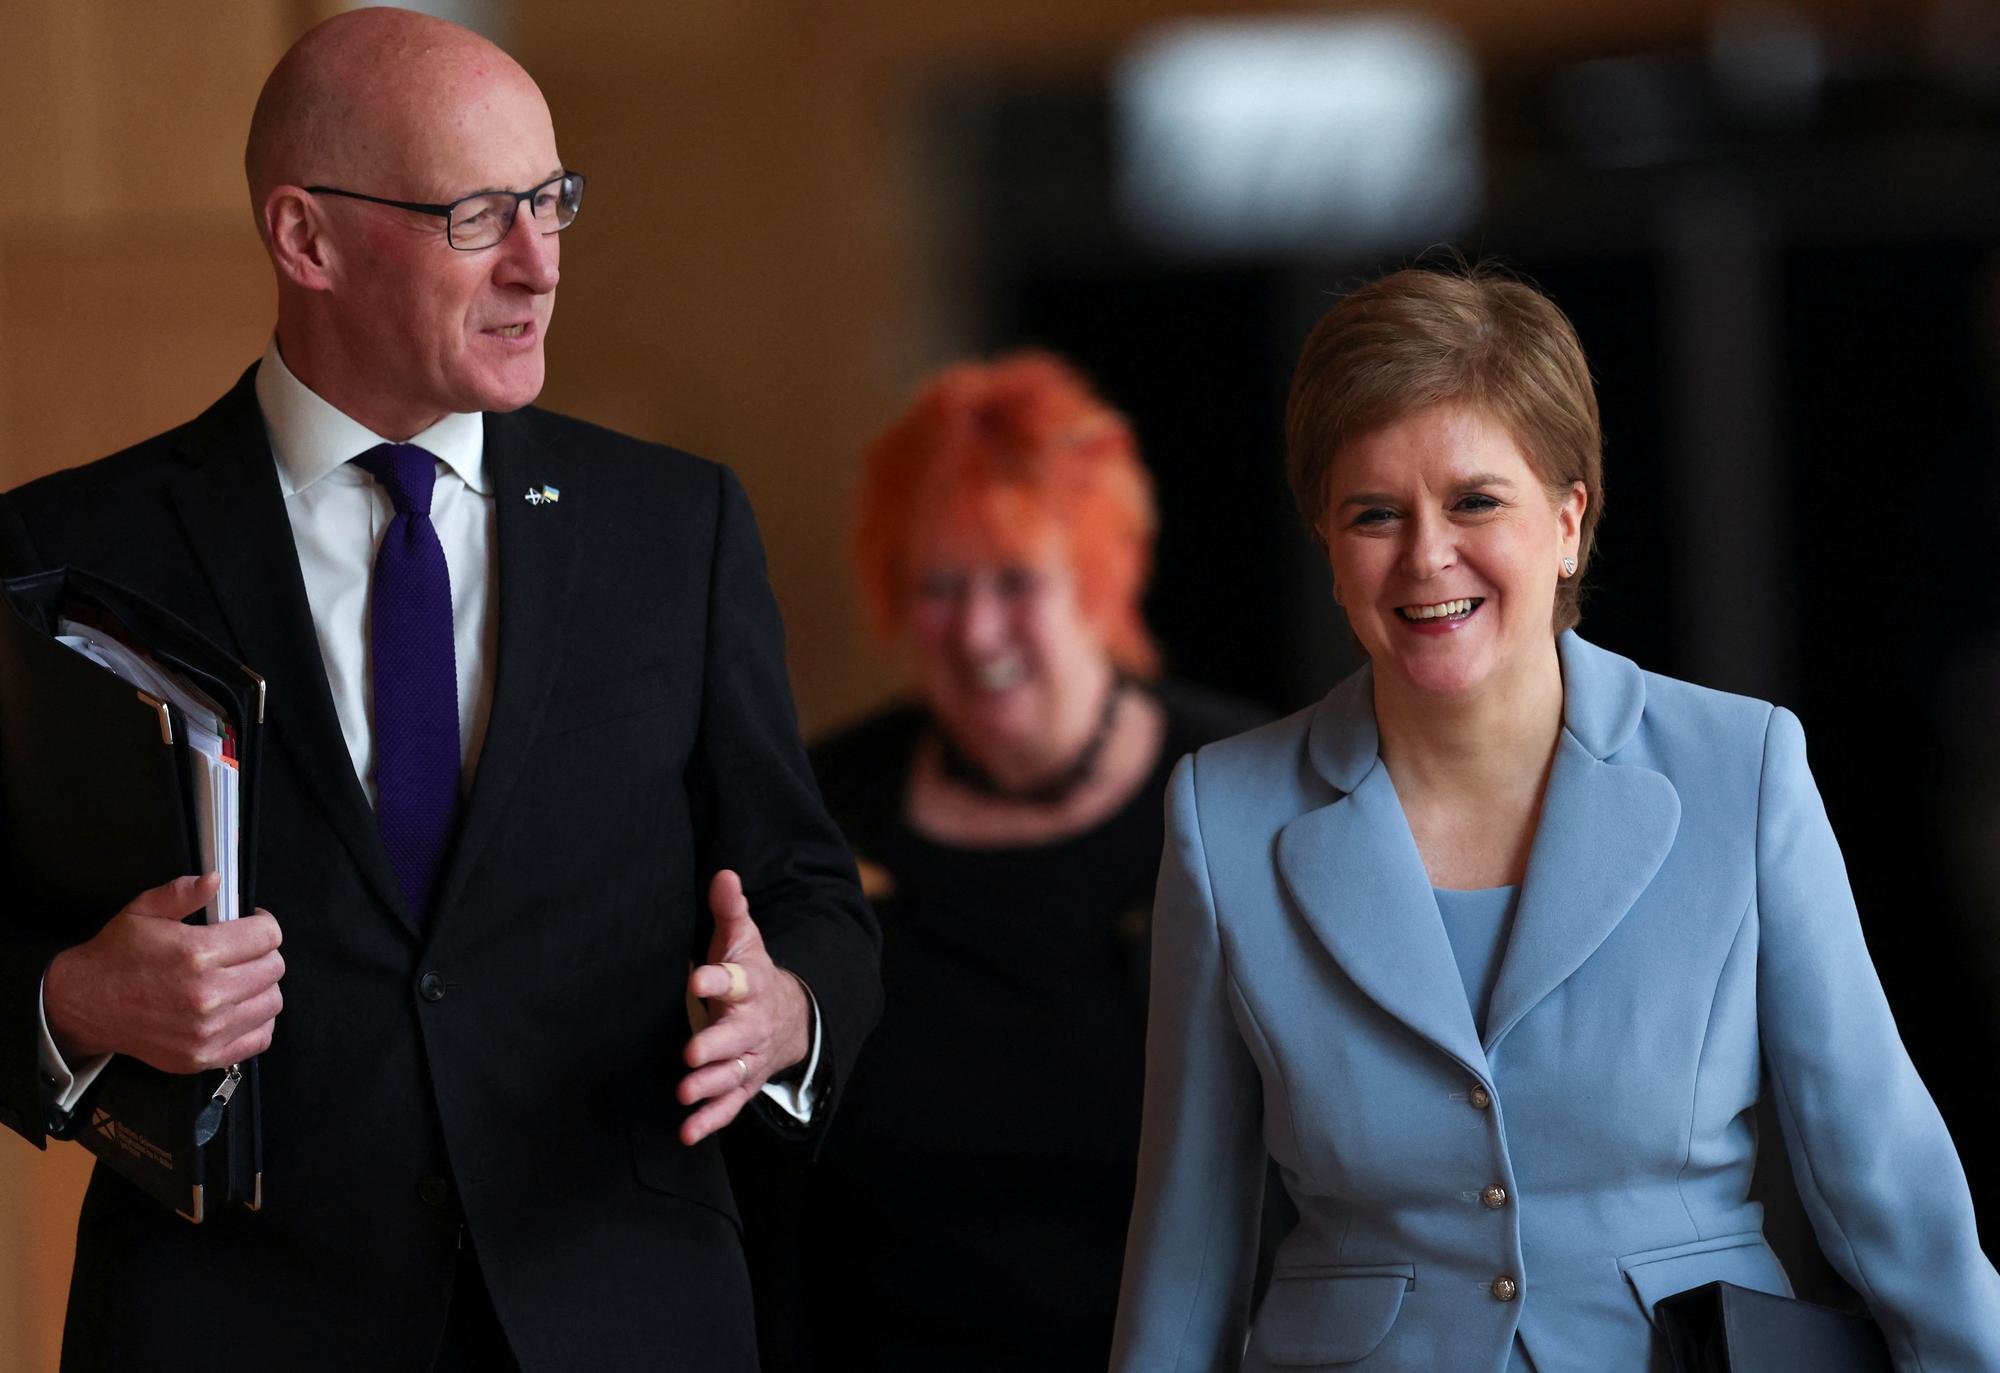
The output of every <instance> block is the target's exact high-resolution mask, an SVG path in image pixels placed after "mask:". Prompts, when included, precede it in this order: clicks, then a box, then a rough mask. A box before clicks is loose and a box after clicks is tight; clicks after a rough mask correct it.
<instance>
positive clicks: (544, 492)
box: [528, 486, 562, 505]
mask: <svg viewBox="0 0 2000 1373" xmlns="http://www.w3.org/2000/svg"><path fill="white" fill-rule="evenodd" d="M561 499H562V492H560V491H558V490H556V489H555V488H554V487H553V486H531V487H529V488H528V504H529V505H554V504H555V503H556V502H557V501H559V500H561Z"/></svg>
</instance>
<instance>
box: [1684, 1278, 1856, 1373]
mask: <svg viewBox="0 0 2000 1373" xmlns="http://www.w3.org/2000/svg"><path fill="white" fill-rule="evenodd" d="M1653 1320H1654V1323H1655V1324H1656V1325H1657V1326H1658V1327H1659V1331H1660V1334H1661V1335H1662V1336H1663V1337H1664V1338H1665V1340H1666V1342H1667V1349H1668V1351H1669V1352H1670V1353H1671V1354H1672V1355H1673V1359H1674V1369H1675V1373H1895V1366H1894V1365H1893V1364H1892V1363H1890V1361H1889V1347H1888V1346H1887V1345H1886V1344H1884V1343H1883V1342H1882V1332H1881V1331H1880V1330H1878V1329H1877V1328H1876V1326H1875V1322H1873V1321H1871V1320H1869V1319H1868V1318H1867V1317H1866V1316H1853V1315H1849V1314H1848V1313H1847V1312H1845V1311H1836V1310H1834V1309H1833V1308H1832V1307H1830V1306H1815V1305H1813V1303H1811V1302H1804V1301H1794V1300H1792V1299H1791V1298H1790V1297H1774V1296H1772V1295H1771V1294H1770V1293H1768V1292H1753V1291H1752V1290H1750V1289H1749V1288H1747V1287H1738V1286H1737V1285H1736V1284H1735V1283H1733V1282H1711V1283H1708V1284H1706V1285H1705V1286H1702V1287H1695V1288H1690V1289H1689V1290H1688V1291H1686V1292H1676V1293H1674V1295H1673V1296H1671V1297H1662V1298H1661V1299H1660V1301H1659V1303H1658V1304H1657V1305H1655V1306H1654V1308H1653Z"/></svg>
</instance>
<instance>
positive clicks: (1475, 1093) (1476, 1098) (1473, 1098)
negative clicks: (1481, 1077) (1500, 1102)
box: [1466, 1082, 1493, 1111]
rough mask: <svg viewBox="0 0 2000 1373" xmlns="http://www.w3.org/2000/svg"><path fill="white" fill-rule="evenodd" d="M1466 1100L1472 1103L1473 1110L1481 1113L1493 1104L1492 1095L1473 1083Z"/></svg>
mask: <svg viewBox="0 0 2000 1373" xmlns="http://www.w3.org/2000/svg"><path fill="white" fill-rule="evenodd" d="M1466 1100H1468V1101H1470V1102H1471V1103H1472V1109H1473V1110H1475V1111H1483V1110H1485V1109H1486V1108H1487V1107H1488V1106H1491V1105H1492V1104H1493V1094H1492V1093H1491V1092H1489V1091H1487V1090H1486V1089H1485V1088H1484V1087H1482V1086H1480V1085H1479V1084H1478V1083H1477V1082H1475V1083H1473V1084H1472V1090H1471V1091H1470V1092H1469V1093H1467V1094H1466Z"/></svg>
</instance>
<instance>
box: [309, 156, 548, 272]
mask: <svg viewBox="0 0 2000 1373" xmlns="http://www.w3.org/2000/svg"><path fill="white" fill-rule="evenodd" d="M565 181H574V182H575V183H576V204H577V210H578V211H580V210H581V209H582V208H583V188H584V186H585V184H586V182H587V178H586V177H585V176H584V174H583V173H582V172H571V171H564V172H558V173H556V175H554V176H552V177H550V178H549V179H548V180H547V181H543V182H540V183H538V184H536V185H533V186H530V187H529V188H528V189H527V190H525V191H475V192H473V193H472V194H471V195H462V196H460V197H459V198H458V199H456V200H454V201H452V202H451V203H450V204H448V205H432V204H425V203H423V202H422V201H416V200H391V199H389V198H388V197H387V196H379V195H366V194H364V193H362V192H360V191H346V190H342V189H341V188H340V187H338V186H308V187H306V188H305V191H306V194H307V195H337V196H345V197H346V198H347V199H349V200H365V201H367V202H368V203H369V204H370V205H387V206H388V207H389V208H391V209H394V210H411V211H414V212H415V213H417V214H423V215H437V216H438V217H440V218H441V219H443V220H444V241H445V242H446V243H447V244H449V245H450V246H451V247H452V248H454V249H457V251H459V252H461V253H483V252H485V251H486V250H487V249H488V248H497V247H499V246H500V245H501V244H502V243H504V242H506V241H507V235H508V234H511V233H513V232H514V221H513V219H512V218H510V219H509V220H508V221H507V227H506V228H505V229H504V230H503V231H502V232H501V234H500V237H498V238H496V239H494V240H493V241H492V242H491V243H482V244H480V245H479V246H478V247H476V248H461V247H459V245H458V243H457V242H456V241H455V240H454V239H453V238H452V236H451V216H452V212H453V211H454V210H456V209H457V208H458V207H459V206H461V205H463V204H465V203H466V202H467V201H471V200H491V199H493V198H494V197H496V196H503V195H504V196H512V197H513V200H514V203H513V208H512V209H511V210H510V211H509V214H510V215H512V216H515V217H518V216H519V215H520V213H521V202H522V201H524V200H533V199H534V198H535V196H537V195H538V194H540V193H541V192H543V191H545V190H547V189H548V188H549V187H551V186H555V185H559V184H561V183H562V182H565ZM574 223H576V212H575V211H573V212H572V213H571V214H570V220H569V224H574ZM569 224H558V225H556V227H555V228H553V229H544V230H543V231H542V236H543V237H544V238H546V237H548V235H550V234H559V233H561V232H562V231H563V230H564V229H567V228H568V227H569Z"/></svg>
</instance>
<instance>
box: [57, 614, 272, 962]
mask: <svg viewBox="0 0 2000 1373" xmlns="http://www.w3.org/2000/svg"><path fill="white" fill-rule="evenodd" d="M55 637H56V642H57V643H60V644H66V645H68V646H69V647H70V648H73V649H75V650H76V651H77V652H78V653H81V654H82V655H83V656H84V657H86V658H88V659H90V660H91V661H92V662H94V663H96V664H97V665H98V666H100V667H103V668H107V669H109V670H110V671H112V672H115V673H117V674H118V676H120V677H122V678H123V679H124V680H126V681H127V682H130V683H131V684H132V685H133V686H135V687H137V688H138V689H139V690H141V691H143V692H145V693H147V694H148V695H150V696H155V697H158V698H159V699H160V700H162V701H167V702H169V703H171V704H172V705H174V706H175V707H177V708H178V709H179V711H180V718H181V725H182V728H183V729H185V730H186V732H187V743H188V748H189V750H190V751H191V752H192V754H193V755H194V763H195V766H194V769H193V776H192V781H193V784H194V785H193V791H194V797H193V800H194V819H195V826H196V830H197V833H196V835H195V842H196V844H197V846H198V847H199V850H200V858H201V864H202V871H203V872H219V873H221V874H223V877H224V881H223V882H222V883H221V884H220V885H219V886H218V887H217V888H216V893H215V901H214V902H213V903H212V904H211V905H210V906H209V908H208V920H209V923H210V924H218V923H220V922H221V921H224V920H234V919H235V918H236V917H237V916H238V915H241V914H242V912H241V911H240V910H238V909H237V903H238V900H239V899H240V898H239V891H238V887H237V883H236V880H235V877H236V874H237V872H238V871H239V870H240V868H239V864H238V856H239V848H240V845H241V843H242V832H243V827H242V809H241V808H242V786H241V780H242V767H241V763H240V760H239V756H238V750H237V740H236V731H235V730H234V729H233V728H232V727H231V726H230V724H229V718H228V716H227V715H226V714H225V713H224V712H223V710H222V709H221V707H219V706H218V705H216V703H215V702H214V701H213V700H211V699H210V698H209V697H208V695H207V694H206V693H205V692H203V691H202V690H200V689H199V688H198V687H196V686H194V685H193V684H192V683H189V682H187V681H185V680H184V679H182V678H181V677H179V676H178V675H176V674H174V673H171V672H168V671H166V670H165V669H163V668H161V667H160V666H159V665H158V664H156V663H154V662H153V661H152V660H151V659H149V658H147V657H145V656H144V655H143V654H140V653H138V652H136V651H134V650H133V649H131V648H128V647H126V646H125V645H124V644H122V643H120V642H118V641H117V640H116V639H113V638H111V637H110V636H109V635H107V634H105V633H103V632H102V631H101V630H97V629H93V628H91V627H90V626H89V625H81V624H78V623H76V622H75V621H74V620H68V619H64V620H60V621H58V622H57V625H56V636H55Z"/></svg>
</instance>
